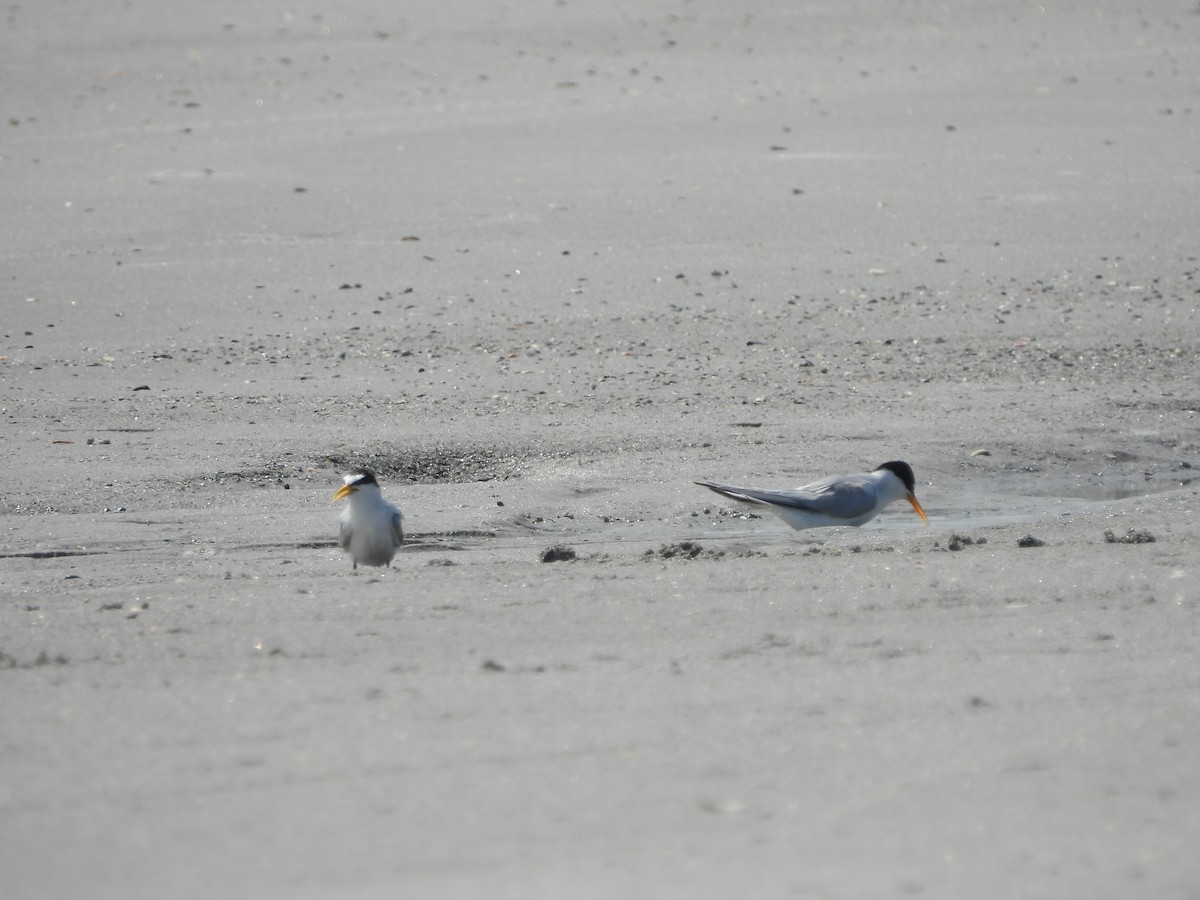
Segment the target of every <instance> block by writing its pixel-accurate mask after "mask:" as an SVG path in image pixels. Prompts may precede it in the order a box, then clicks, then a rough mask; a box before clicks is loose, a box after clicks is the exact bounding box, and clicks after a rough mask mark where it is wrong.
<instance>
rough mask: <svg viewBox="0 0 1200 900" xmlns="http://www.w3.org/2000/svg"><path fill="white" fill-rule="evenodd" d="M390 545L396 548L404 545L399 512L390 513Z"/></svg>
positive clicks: (402, 526)
mask: <svg viewBox="0 0 1200 900" xmlns="http://www.w3.org/2000/svg"><path fill="white" fill-rule="evenodd" d="M392 543H393V544H395V545H396V546H397V547H399V546H400V545H401V544H403V543H404V525H403V520H402V519H401V518H400V511H399V510H396V512H394V513H392Z"/></svg>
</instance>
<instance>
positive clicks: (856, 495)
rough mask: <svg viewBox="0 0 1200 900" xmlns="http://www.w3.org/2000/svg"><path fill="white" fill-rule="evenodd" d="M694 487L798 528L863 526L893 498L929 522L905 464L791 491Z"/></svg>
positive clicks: (889, 464)
mask: <svg viewBox="0 0 1200 900" xmlns="http://www.w3.org/2000/svg"><path fill="white" fill-rule="evenodd" d="M696 484H699V485H702V486H703V487H706V488H708V489H709V490H711V491H716V492H717V493H718V494H720V495H721V496H722V497H728V498H729V499H730V500H737V501H738V502H740V503H750V504H753V505H754V506H765V507H766V508H767V509H769V510H771V512H773V513H775V515H777V516H779V518H781V519H783V521H785V522H787V523H788V524H789V525H791V526H792V527H793V528H795V529H796V530H800V529H802V528H823V527H826V526H829V525H862V524H863V523H864V522H869V521H871V519H873V518H875V517H876V516H877V515H879V513H881V512H883V508H884V507H885V506H887V505H888V504H889V503H894V502H895V501H897V500H907V501H908V502H909V503H911V504H912V508H913V509H914V510H916V513H917V515H918V516H920V517H921V518H922V519H923V520H924V521H925V523H926V524H928V523H929V517H928V516H927V515H925V510H923V509H921V504H920V503H918V502H917V498H916V495H915V494H914V493H913V491H914V489H915V488H916V482H915V481H914V480H913V470H912V466H910V465H909V464H908V463H906V462H899V461H895V462H885V463H884V464H883V465H881V466H879V467H878V468H877V469H875V471H873V472H863V473H862V474H860V475H834V476H832V477H830V478H822V479H821V480H820V481H814V482H812V483H811V484H805V485H801V486H800V487H798V488H795V489H793V490H782V491H771V490H759V489H758V488H747V487H734V486H733V485H730V484H718V483H717V482H713V481H697V482H696Z"/></svg>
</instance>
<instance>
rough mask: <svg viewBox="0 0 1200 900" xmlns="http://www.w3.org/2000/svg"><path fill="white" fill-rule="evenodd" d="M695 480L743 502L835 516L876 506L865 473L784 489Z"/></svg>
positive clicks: (852, 515) (852, 514)
mask: <svg viewBox="0 0 1200 900" xmlns="http://www.w3.org/2000/svg"><path fill="white" fill-rule="evenodd" d="M697 484H702V485H704V487H706V488H708V489H709V490H713V491H716V492H717V493H718V494H723V495H724V496H726V497H729V498H730V499H733V500H740V501H741V502H743V503H755V504H758V505H760V506H778V507H783V508H786V509H802V510H805V511H806V512H813V513H820V514H821V515H826V516H831V517H833V518H836V519H856V518H858V517H859V516H863V515H866V514H867V513H869V512H871V511H872V510H874V509H875V499H876V498H875V485H874V484H873V483H872V482H871V480H870V479H869V478H867V477H865V476H856V475H843V476H841V477H836V478H825V479H822V480H821V481H814V482H813V483H812V484H806V485H804V487H799V488H795V489H793V490H783V491H773V490H763V489H760V488H747V487H735V486H733V485H729V484H717V483H715V482H711V481H700V482H697Z"/></svg>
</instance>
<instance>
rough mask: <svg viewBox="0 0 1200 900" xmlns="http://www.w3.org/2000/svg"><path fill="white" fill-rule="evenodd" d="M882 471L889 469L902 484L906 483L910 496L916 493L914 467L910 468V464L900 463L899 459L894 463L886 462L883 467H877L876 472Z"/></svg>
mask: <svg viewBox="0 0 1200 900" xmlns="http://www.w3.org/2000/svg"><path fill="white" fill-rule="evenodd" d="M880 469H887V470H888V471H889V472H891V473H892V474H893V475H895V476H896V477H897V478H899V479H900V480H901V481H902V482H904V487H905V488H907V489H908V492H909V493H910V494H912V493H915V492H916V490H917V480H916V478H914V477H913V470H912V466H910V465H909V464H908V463H906V462H900V460H898V459H897V460H893V461H892V462H885V463H884V464H883V465H882V466H876V467H875V471H876V472H878V471H879V470H880Z"/></svg>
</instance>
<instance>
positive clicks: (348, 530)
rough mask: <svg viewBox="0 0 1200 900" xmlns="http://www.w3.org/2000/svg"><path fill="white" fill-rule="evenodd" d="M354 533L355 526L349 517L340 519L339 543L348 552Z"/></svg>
mask: <svg viewBox="0 0 1200 900" xmlns="http://www.w3.org/2000/svg"><path fill="white" fill-rule="evenodd" d="M353 533H354V528H353V526H352V525H351V524H350V520H349V519H348V518H343V519H340V520H339V521H338V545H339V546H340V547H341V548H342V549H343V550H345V551H346V552H347V553H349V552H350V537H351V535H352V534H353Z"/></svg>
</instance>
